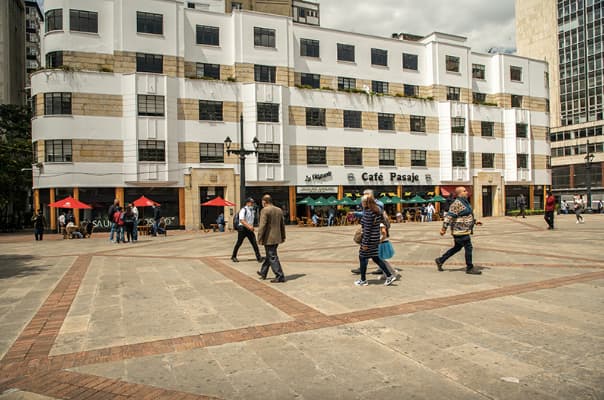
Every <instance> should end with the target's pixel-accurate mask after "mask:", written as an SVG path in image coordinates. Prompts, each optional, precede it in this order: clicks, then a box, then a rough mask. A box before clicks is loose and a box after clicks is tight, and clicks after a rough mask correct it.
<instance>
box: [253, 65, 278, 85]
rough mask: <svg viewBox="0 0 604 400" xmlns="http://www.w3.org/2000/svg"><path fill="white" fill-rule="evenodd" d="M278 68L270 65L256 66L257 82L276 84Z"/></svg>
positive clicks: (255, 77) (255, 75) (255, 76)
mask: <svg viewBox="0 0 604 400" xmlns="http://www.w3.org/2000/svg"><path fill="white" fill-rule="evenodd" d="M275 74H276V68H275V67H270V66H268V65H254V80H255V81H256V82H269V83H275Z"/></svg>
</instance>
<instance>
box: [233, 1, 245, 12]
mask: <svg viewBox="0 0 604 400" xmlns="http://www.w3.org/2000/svg"><path fill="white" fill-rule="evenodd" d="M231 10H243V4H242V3H241V2H240V1H231Z"/></svg>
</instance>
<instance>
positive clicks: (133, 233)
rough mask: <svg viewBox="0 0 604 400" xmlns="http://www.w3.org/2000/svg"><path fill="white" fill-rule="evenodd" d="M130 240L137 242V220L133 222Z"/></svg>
mask: <svg viewBox="0 0 604 400" xmlns="http://www.w3.org/2000/svg"><path fill="white" fill-rule="evenodd" d="M132 240H134V241H135V242H136V241H137V240H138V219H135V220H134V227H133V228H132Z"/></svg>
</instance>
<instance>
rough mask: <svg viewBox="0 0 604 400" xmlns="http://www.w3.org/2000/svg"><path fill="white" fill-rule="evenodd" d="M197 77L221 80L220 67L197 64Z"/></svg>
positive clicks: (217, 65)
mask: <svg viewBox="0 0 604 400" xmlns="http://www.w3.org/2000/svg"><path fill="white" fill-rule="evenodd" d="M195 76H196V77H197V78H211V79H220V65H219V64H205V63H197V65H196V70H195Z"/></svg>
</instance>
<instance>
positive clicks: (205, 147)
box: [199, 143, 224, 163]
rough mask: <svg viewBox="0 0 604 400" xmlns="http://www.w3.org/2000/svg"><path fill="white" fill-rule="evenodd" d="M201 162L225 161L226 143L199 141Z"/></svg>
mask: <svg viewBox="0 0 604 400" xmlns="http://www.w3.org/2000/svg"><path fill="white" fill-rule="evenodd" d="M199 162H200V163H223V162H224V143H199Z"/></svg>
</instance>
